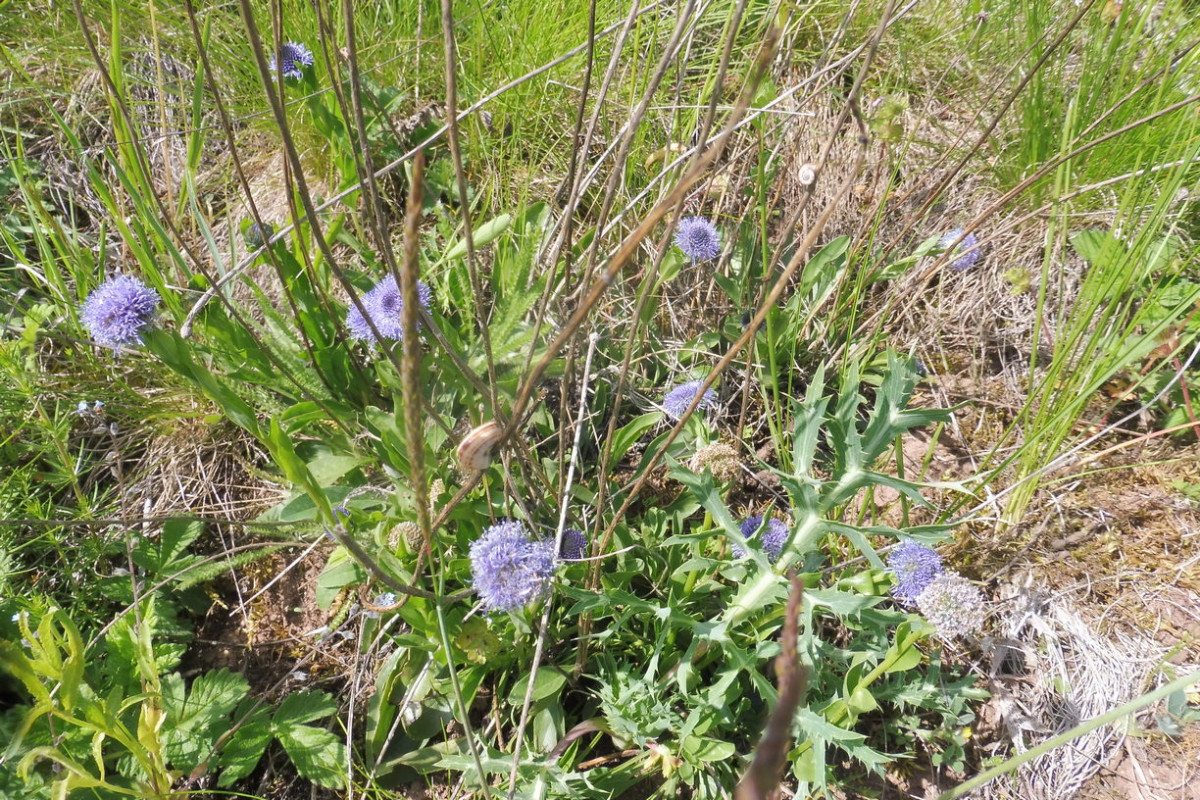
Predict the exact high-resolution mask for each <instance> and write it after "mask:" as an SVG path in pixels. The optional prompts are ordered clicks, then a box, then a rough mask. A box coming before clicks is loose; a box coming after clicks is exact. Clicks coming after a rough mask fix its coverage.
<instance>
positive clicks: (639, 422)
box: [612, 411, 663, 463]
mask: <svg viewBox="0 0 1200 800" xmlns="http://www.w3.org/2000/svg"><path fill="white" fill-rule="evenodd" d="M662 418H663V414H662V412H661V411H650V412H648V413H646V414H642V415H641V416H638V417H634V418H633V420H632V421H630V422H628V423H626V424H625V425H623V426H622V427H621V428H619V429H617V431H616V432H615V433H614V434H613V438H612V461H613V463H616V462H618V461H620V460H621V458H622V457H623V456H624V455H625V454H626V453H628V452H629V448H631V447H633V445H634V444H635V443H636V442H637V440H638V439H640V438H641V436H642V434H643V433H645V432H646V431H648V430H650V429H651V428H653V427H654V426H655V425H657V424H658V423H659V422H661V421H662Z"/></svg>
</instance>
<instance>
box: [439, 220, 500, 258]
mask: <svg viewBox="0 0 1200 800" xmlns="http://www.w3.org/2000/svg"><path fill="white" fill-rule="evenodd" d="M512 219H513V218H512V214H501V215H500V216H498V217H495V218H494V219H490V220H488V221H487V222H485V223H483V224H482V225H480V226H479V227H478V228H475V229H474V230H472V231H471V243H472V244H473V245H474V246H475V248H476V249H479V248H481V247H485V246H487V245H489V244H491V243H492V242H494V241H495V240H496V238H497V237H499V236H500V234H502V233H504V231H506V230H508V226H509V225H511V224H512ZM466 254H467V239H466V237H463V238H462V239H459V240H458V241H457V242H455V243H454V246H453V247H451V248H450V249H449V250H447V251H446V255H445V256H443V259H444V260H445V261H453V260H455V259H458V258H463V257H464V256H466Z"/></svg>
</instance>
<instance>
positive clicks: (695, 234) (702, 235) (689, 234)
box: [675, 217, 721, 264]
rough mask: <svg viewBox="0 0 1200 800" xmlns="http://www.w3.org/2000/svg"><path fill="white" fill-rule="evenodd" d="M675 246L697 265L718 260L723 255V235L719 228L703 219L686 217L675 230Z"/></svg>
mask: <svg viewBox="0 0 1200 800" xmlns="http://www.w3.org/2000/svg"><path fill="white" fill-rule="evenodd" d="M675 246H676V247H678V248H679V249H680V250H682V251H683V254H684V255H685V256H687V257H688V258H690V259H691V260H692V263H693V264H695V263H697V262H700V261H708V260H709V259H713V258H716V257H717V256H718V255H720V253H721V235H720V233H718V232H717V226H716V225H713V224H712V223H711V222H709V221H708V220H706V219H704V218H703V217H684V218H683V219H681V220H680V221H679V227H678V228H676V230H675Z"/></svg>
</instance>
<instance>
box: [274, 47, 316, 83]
mask: <svg viewBox="0 0 1200 800" xmlns="http://www.w3.org/2000/svg"><path fill="white" fill-rule="evenodd" d="M312 65H313V54H312V51H311V50H309V49H308V48H307V47H305V46H304V45H302V44H300V43H299V42H288V43H287V44H285V45H284V46H283V47H282V48H280V50H279V58H276V57H275V56H271V72H275V71H276V70H277V69H279V68H280V66H282V67H283V77H285V78H291V79H292V80H294V81H298V80H300V79H301V78H303V77H304V72H303V71H302V70H301V69H300V68H301V67H311V66H312Z"/></svg>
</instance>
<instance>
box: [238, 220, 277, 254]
mask: <svg viewBox="0 0 1200 800" xmlns="http://www.w3.org/2000/svg"><path fill="white" fill-rule="evenodd" d="M274 235H275V226H274V225H272V224H271V223H269V222H264V223H263V224H262V225H259V224H258V223H257V222H251V223H250V225H248V226H247V227H246V232H245V233H243V234H242V239H244V240H245V242H246V246H247V247H252V248H254V249H255V250H257V249H258V248H260V247H262V246H263V245H265V244H266V243H267V240H268V239H270V238H271V237H272V236H274Z"/></svg>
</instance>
